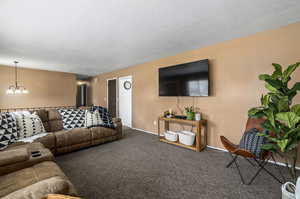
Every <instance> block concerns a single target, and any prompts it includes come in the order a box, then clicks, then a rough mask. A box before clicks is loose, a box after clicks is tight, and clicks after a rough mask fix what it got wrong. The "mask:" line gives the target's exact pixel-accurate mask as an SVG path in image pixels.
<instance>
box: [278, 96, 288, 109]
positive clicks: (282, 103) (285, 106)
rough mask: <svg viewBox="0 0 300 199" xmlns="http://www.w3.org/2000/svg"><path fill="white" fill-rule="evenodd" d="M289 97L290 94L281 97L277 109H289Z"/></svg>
mask: <svg viewBox="0 0 300 199" xmlns="http://www.w3.org/2000/svg"><path fill="white" fill-rule="evenodd" d="M289 102H290V101H289V98H288V96H284V97H282V98H280V99H279V101H278V102H277V109H278V111H279V112H285V111H288V110H289Z"/></svg>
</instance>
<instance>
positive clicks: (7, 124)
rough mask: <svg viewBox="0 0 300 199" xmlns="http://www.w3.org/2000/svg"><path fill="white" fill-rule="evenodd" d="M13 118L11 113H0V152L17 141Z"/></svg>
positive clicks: (16, 130) (15, 124) (15, 123)
mask: <svg viewBox="0 0 300 199" xmlns="http://www.w3.org/2000/svg"><path fill="white" fill-rule="evenodd" d="M18 137H19V135H18V129H17V122H16V119H15V117H14V116H13V115H12V114H11V113H0V150H2V149H5V148H6V147H7V146H8V145H9V144H11V143H13V142H15V141H16V140H17V139H18Z"/></svg>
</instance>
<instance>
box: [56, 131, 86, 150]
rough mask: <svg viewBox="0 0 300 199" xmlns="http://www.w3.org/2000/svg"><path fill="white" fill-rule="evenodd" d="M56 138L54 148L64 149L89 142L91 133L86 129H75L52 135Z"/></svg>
mask: <svg viewBox="0 0 300 199" xmlns="http://www.w3.org/2000/svg"><path fill="white" fill-rule="evenodd" d="M54 134H55V136H56V147H57V148H59V147H66V146H71V145H76V144H81V143H86V142H91V131H90V130H89V129H86V128H75V129H72V130H63V131H58V132H55V133H54Z"/></svg>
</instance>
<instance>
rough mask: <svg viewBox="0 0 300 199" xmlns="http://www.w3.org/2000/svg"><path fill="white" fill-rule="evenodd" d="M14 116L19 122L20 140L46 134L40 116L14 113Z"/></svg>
mask: <svg viewBox="0 0 300 199" xmlns="http://www.w3.org/2000/svg"><path fill="white" fill-rule="evenodd" d="M13 114H14V116H15V118H16V120H17V127H18V131H19V138H20V139H22V138H27V137H31V136H33V135H37V134H40V133H45V132H46V131H45V128H44V125H43V122H42V120H41V119H40V117H39V116H38V115H36V114H30V113H29V112H14V113H13Z"/></svg>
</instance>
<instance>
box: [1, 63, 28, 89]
mask: <svg viewBox="0 0 300 199" xmlns="http://www.w3.org/2000/svg"><path fill="white" fill-rule="evenodd" d="M18 63H19V62H18V61H14V64H15V84H14V85H10V86H9V87H8V89H7V90H6V94H8V95H13V94H27V93H29V91H28V90H27V89H26V88H25V87H23V86H19V84H18V67H17V64H18Z"/></svg>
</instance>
